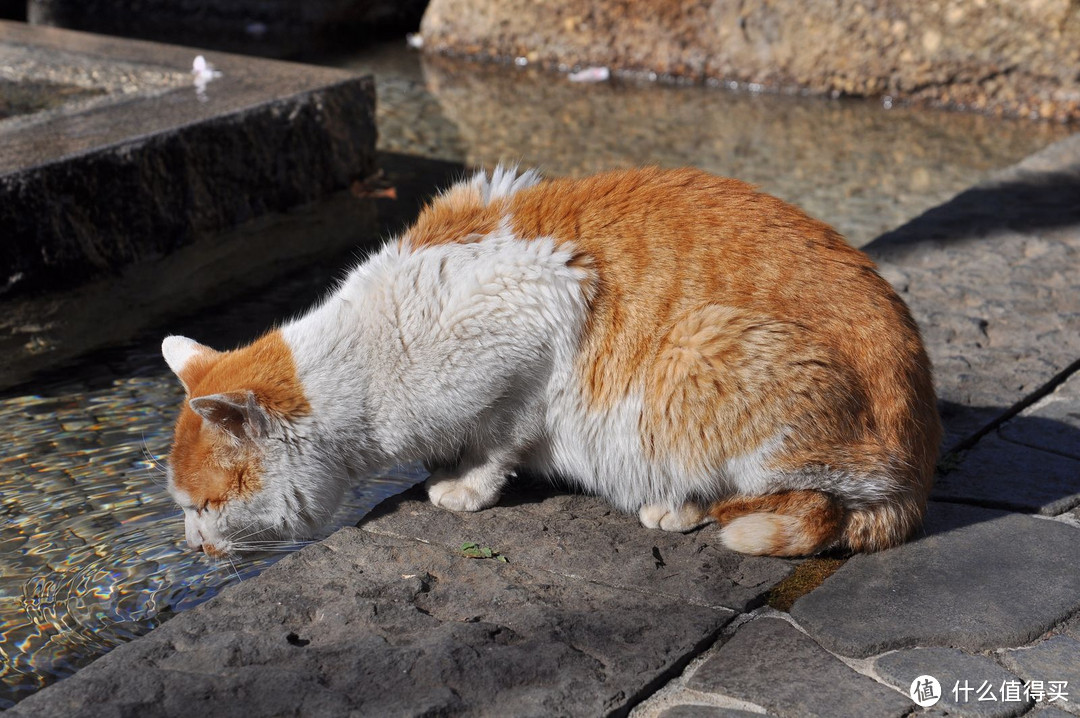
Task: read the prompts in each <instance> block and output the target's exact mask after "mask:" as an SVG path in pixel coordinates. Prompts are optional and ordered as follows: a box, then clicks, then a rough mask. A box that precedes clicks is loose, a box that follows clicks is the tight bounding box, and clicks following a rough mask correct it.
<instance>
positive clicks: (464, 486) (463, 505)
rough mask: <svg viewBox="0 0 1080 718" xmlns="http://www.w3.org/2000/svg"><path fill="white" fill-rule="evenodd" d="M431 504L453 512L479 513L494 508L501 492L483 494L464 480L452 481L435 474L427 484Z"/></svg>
mask: <svg viewBox="0 0 1080 718" xmlns="http://www.w3.org/2000/svg"><path fill="white" fill-rule="evenodd" d="M425 486H426V488H427V494H428V498H429V499H431V503H433V504H435V505H436V506H438V507H440V508H444V509H450V510H451V511H479V510H480V509H486V508H488V507H490V506H494V505H495V504H496V503H498V501H499V492H498V491H496V492H495V493H493V494H492V493H490V492H489V493H487V494H485V493H482V492H480V491H477V490H476V489H475V488H474V487H472V486H470V485H469V483H468V482H467V481H465V480H464V479H450V478H443V477H439V476H437V475H435V474H432V476H431V477H430V478H429V479H428V480H427V483H426V484H425Z"/></svg>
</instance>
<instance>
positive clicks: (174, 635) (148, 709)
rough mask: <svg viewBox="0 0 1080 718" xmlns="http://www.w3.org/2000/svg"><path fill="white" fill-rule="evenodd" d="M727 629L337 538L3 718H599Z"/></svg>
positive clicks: (587, 587)
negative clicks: (239, 713) (107, 717)
mask: <svg viewBox="0 0 1080 718" xmlns="http://www.w3.org/2000/svg"><path fill="white" fill-rule="evenodd" d="M732 615H733V614H732V613H731V612H730V611H726V610H723V609H713V608H707V607H703V606H696V605H693V604H690V603H688V602H686V601H679V600H673V599H671V598H668V597H661V596H654V595H647V594H642V593H635V592H630V591H621V590H616V589H612V588H610V587H607V586H602V585H599V584H597V583H594V582H592V581H588V580H584V579H571V578H567V577H563V576H557V575H555V574H552V573H549V572H544V571H530V570H528V569H525V568H523V567H521V566H518V565H515V564H506V563H502V562H500V561H496V560H476V559H469V558H465V557H463V556H462V555H461V553H460V552H455V551H450V550H447V549H444V548H442V547H440V546H435V545H428V544H424V543H420V542H417V541H412V540H402V539H396V538H392V537H388V536H379V535H375V534H372V533H370V532H365V531H360V530H358V529H354V528H347V529H343V530H341V531H339V532H337V533H335V534H334V535H333V536H332V537H330V538H329V539H327V540H326V541H325V542H323V543H321V544H316V545H313V546H310V547H308V548H306V549H304V550H303V551H300V552H299V553H296V554H293V555H291V556H289V557H287V558H285V559H283V560H282V561H280V562H279V563H278V564H276V565H275V566H274V567H272V568H271V569H269V570H267V571H266V572H264V573H263V574H262V575H261V576H260V577H258V578H257V579H253V580H249V581H246V582H244V583H242V584H238V585H236V586H234V587H233V588H231V589H229V590H226V591H225V592H223V593H222V594H221V595H219V596H218V597H217V598H216V599H215V600H213V601H210V602H208V603H205V604H203V605H201V606H199V607H197V608H195V609H193V610H191V611H187V612H185V613H182V614H180V615H179V616H177V617H176V618H174V619H172V620H171V621H169V622H168V623H166V624H165V625H164V626H162V627H160V628H158V629H156V630H154V631H152V632H151V633H150V634H148V635H147V636H146V637H145V638H144V639H143V640H139V641H135V642H132V643H129V644H126V645H124V646H121V647H120V648H118V649H116V650H115V651H113V652H112V653H109V654H107V655H106V656H104V657H103V658H101V659H99V660H98V661H96V662H95V663H93V664H91V665H90V666H89V667H87V668H85V669H83V670H82V671H80V672H79V673H77V674H76V675H75V676H73V677H71V678H69V679H67V680H64V681H61V682H59V683H57V684H54V685H53V686H50V687H48V688H46V689H44V690H42V691H40V692H39V693H37V694H35V695H33V696H31V697H29V698H27V699H26V700H25V701H23V702H22V703H19V704H18V705H17V706H16V708H15V709H14V710H13V711H12V712H11V713H10V715H13V716H29V715H68V716H94V715H100V714H102V713H106V714H108V713H110V712H111V713H113V714H116V715H136V714H137V715H140V716H157V715H180V714H183V715H193V714H197V715H206V716H229V715H235V714H236V710H237V706H243V711H244V714H245V715H247V716H269V715H291V714H294V713H297V714H299V713H301V712H302V713H303V714H304V715H349V714H356V715H420V714H425V715H450V714H454V715H458V714H466V715H523V716H528V715H535V716H549V715H554V714H558V715H582V716H596V715H602V714H607V713H609V712H611V711H615V710H618V709H620V708H621V707H624V706H626V705H627V703H628V702H630V701H631V700H632V699H634V697H635V695H636V694H637V692H638V691H640V690H642V689H643V688H644V687H646V686H648V685H655V684H656V683H658V682H659V681H661V680H664V679H665V678H666V677H667V676H668V675H670V673H671V672H673V671H675V670H678V669H679V667H680V665H681V663H680V661H683V660H685V659H687V658H688V656H689V655H691V654H692V653H693V652H695V651H698V650H701V648H702V647H704V645H707V643H708V642H710V641H711V640H713V639H714V637H715V635H716V634H717V632H718V631H719V629H720V628H721V627H722V626H723V625H724V624H726V623H727V622H728V621H729V620H730V619H731V617H732Z"/></svg>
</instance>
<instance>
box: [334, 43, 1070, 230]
mask: <svg viewBox="0 0 1080 718" xmlns="http://www.w3.org/2000/svg"><path fill="white" fill-rule="evenodd" d="M337 64H338V65H340V66H342V67H347V68H350V69H355V70H358V71H362V72H372V73H374V74H375V79H376V84H377V91H378V96H379V102H378V107H377V122H378V125H379V144H380V147H381V148H382V149H384V150H392V151H395V152H404V153H412V154H421V155H425V156H429V157H438V158H441V159H447V160H453V161H457V162H462V163H464V164H467V165H478V166H486V167H491V166H493V165H495V164H497V163H499V162H508V163H518V164H521V165H525V166H536V167H540V168H541V169H542V170H543V171H544V172H545V173H547V174H548V175H571V176H582V175H587V174H591V173H593V172H598V171H600V170H604V169H611V168H615V167H635V166H639V165H648V164H656V165H661V166H664V167H678V166H683V165H690V166H694V167H701V168H702V169H706V170H708V171H710V172H714V173H716V174H719V175H724V176H728V177H736V178H738V179H742V180H746V181H747V182H751V183H753V184H756V185H758V186H760V187H761V188H762V189H764V190H765V191H767V192H771V193H772V194H775V195H777V196H779V197H781V198H783V199H785V200H787V201H789V202H793V203H795V204H797V205H799V206H801V207H803V208H804V209H806V210H807V211H808V212H809V213H810V214H811V215H814V216H816V217H818V218H819V219H822V220H824V221H826V222H828V223H829V224H832V225H833V226H835V227H836V228H837V229H839V230H840V231H841V232H842V233H843V234H844V235H845V236H846V237H847V238H848V240H849V241H850V242H851V243H852V244H855V245H857V246H861V245H863V244H866V243H867V242H869V241H870V240H872V239H874V238H875V237H876V236H878V235H879V234H882V233H884V232H886V231H888V230H891V229H894V228H895V227H897V226H899V225H900V224H903V223H904V222H906V221H908V220H909V219H911V218H913V217H915V216H917V215H918V214H920V213H921V212H924V211H925V210H927V209H929V208H930V207H933V206H935V205H938V204H941V203H942V202H944V201H946V200H948V199H949V198H951V197H952V196H953V195H955V194H957V193H958V192H960V191H962V190H964V189H967V188H968V187H970V186H971V185H973V184H975V183H976V182H978V181H980V180H981V179H983V178H984V177H985V176H986V175H987V173H989V172H992V171H993V170H996V169H1000V168H1003V167H1007V166H1008V165H1011V164H1013V163H1015V162H1018V161H1020V160H1021V159H1023V158H1024V157H1026V156H1027V155H1029V154H1031V153H1033V152H1035V151H1036V150H1039V149H1041V148H1042V147H1044V146H1045V145H1047V144H1049V143H1051V142H1053V141H1055V140H1058V139H1061V138H1063V137H1065V136H1067V135H1069V134H1070V129H1069V128H1068V127H1065V126H1062V125H1055V124H1050V123H1046V122H1029V121H1023V120H1002V119H999V118H994V117H989V116H984V115H975V114H965V113H958V112H945V111H938V110H919V109H914V108H905V107H894V108H893V109H888V110H887V109H885V108H884V107H882V106H881V104H879V103H877V102H872V101H864V100H829V99H825V98H819V97H803V96H798V95H775V94H752V93H748V92H731V91H728V90H725V89H721V88H714V87H700V86H670V85H658V84H656V83H634V82H624V81H613V82H610V83H606V82H605V83H596V84H581V83H572V82H569V81H568V80H567V79H566V76H565V75H557V74H553V73H549V72H545V71H542V70H538V69H534V68H531V67H527V68H518V67H507V66H500V65H491V64H475V63H466V62H461V61H457V60H450V59H446V58H440V57H426V56H425V57H421V56H419V55H417V54H416V53H412V52H409V51H408V50H407V49H405V47H404V44H403V43H402V44H396V45H384V46H381V47H377V48H375V49H374V50H371V51H368V52H365V53H360V54H358V55H355V56H353V57H350V58H346V59H343V60H339V61H338V63H337Z"/></svg>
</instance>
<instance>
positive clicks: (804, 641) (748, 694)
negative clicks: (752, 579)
mask: <svg viewBox="0 0 1080 718" xmlns="http://www.w3.org/2000/svg"><path fill="white" fill-rule="evenodd" d="M687 688H691V689H693V690H698V691H705V692H712V693H723V694H725V695H729V696H732V697H735V698H739V699H742V700H747V701H753V702H754V703H756V704H758V705H760V706H762V707H764V708H765V709H766V710H768V711H770V712H772V713H775V714H776V715H779V716H800V717H801V716H829V717H830V718H841V717H842V716H858V717H860V718H861V717H862V716H867V715H874V716H901V715H904V714H906V713H907V712H908V711H909V710H910V709H911V707H912V704H911V701H910V700H909V699H908V698H907V697H906V696H904V695H901V694H900V693H897V692H896V691H893V690H890V689H889V688H887V687H885V686H883V685H881V684H880V683H877V682H875V681H874V680H872V679H870V678H867V677H866V676H864V675H861V674H859V673H856V672H855V671H853V670H852V669H851V668H849V667H848V666H846V665H845V664H844V663H843V662H842V661H840V660H839V659H838V658H836V657H834V656H831V655H829V653H828V652H827V651H825V650H824V649H823V648H821V646H819V645H817V644H816V643H814V641H812V640H811V639H810V638H808V637H807V636H805V635H804V634H802V633H801V632H799V631H798V629H796V628H794V627H793V626H792V625H791V624H789V623H788V622H787V621H783V620H780V619H775V618H762V619H758V620H756V621H752V622H750V623H748V624H746V625H744V626H742V627H740V628H739V630H738V631H736V632H735V635H734V636H732V637H731V639H730V640H729V641H728V642H727V643H725V644H724V645H723V647H721V648H720V650H719V651H717V653H716V654H714V655H713V656H712V657H710V658H709V659H708V660H707V661H705V662H704V663H702V664H701V665H700V666H698V668H697V670H696V671H694V674H693V675H692V676H691V677H690V680H689V681H687Z"/></svg>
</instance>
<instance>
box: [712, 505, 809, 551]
mask: <svg viewBox="0 0 1080 718" xmlns="http://www.w3.org/2000/svg"><path fill="white" fill-rule="evenodd" d="M798 530H799V520H798V519H796V518H795V517H793V516H784V515H783V514H765V513H762V514H748V515H746V516H740V517H738V518H737V519H734V520H733V521H731V522H730V523H728V524H726V525H725V526H724V528H722V529H720V541H722V542H723V544H724V545H725V546H727V547H728V548H729V549H731V550H732V551H739V552H741V553H749V554H765V553H771V552H772V550H773V547H774V546H776V545H780V546H787V545H789V544H790V543H791V540H792V538H793V537H794V536H795V535H796V533H797V532H798ZM780 537H783V538H782V539H781V538H780Z"/></svg>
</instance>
